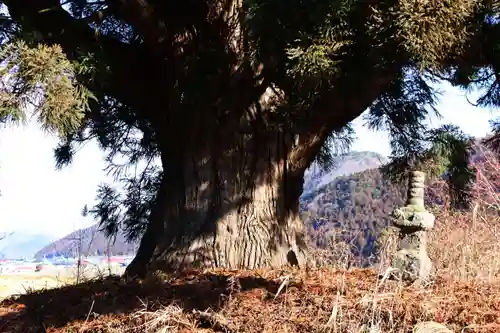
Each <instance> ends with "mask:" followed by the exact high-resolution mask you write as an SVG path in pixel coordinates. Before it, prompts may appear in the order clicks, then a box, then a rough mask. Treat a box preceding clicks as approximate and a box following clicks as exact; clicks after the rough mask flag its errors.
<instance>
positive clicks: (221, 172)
mask: <svg viewBox="0 0 500 333" xmlns="http://www.w3.org/2000/svg"><path fill="white" fill-rule="evenodd" d="M3 3H4V4H5V5H6V8H7V9H8V14H6V15H5V17H4V18H3V20H2V23H3V24H2V27H3V43H4V50H5V51H4V58H3V59H4V60H5V62H6V63H8V64H11V67H9V68H11V69H15V70H11V71H9V74H8V75H10V76H11V77H14V78H16V79H17V80H14V82H15V83H16V84H11V85H10V86H9V87H17V86H25V85H26V82H28V83H30V84H31V85H30V86H29V87H31V88H33V87H35V88H37V89H38V90H36V91H37V92H39V93H40V94H39V95H40V96H39V98H38V99H37V102H38V104H36V105H37V107H38V109H40V110H47V109H49V110H51V107H52V106H51V103H52V104H54V103H55V101H59V102H60V101H63V103H61V104H62V106H61V105H57V110H59V111H60V112H57V113H56V115H57V116H58V117H66V118H65V119H66V123H67V124H68V126H67V128H66V129H67V130H66V131H64V132H63V133H61V134H62V143H61V146H60V147H58V149H57V151H56V153H57V156H58V163H59V165H63V164H65V163H68V162H70V161H71V156H72V154H73V153H74V151H75V150H76V148H77V146H78V145H79V144H81V143H83V142H85V141H86V140H89V139H91V138H97V139H98V140H99V142H100V144H101V146H102V147H103V149H105V150H107V151H108V157H109V162H110V165H111V166H113V167H114V169H115V170H120V169H123V168H120V166H119V165H116V162H115V159H114V157H115V156H117V155H124V156H126V157H128V160H126V161H125V162H124V163H125V164H128V165H130V164H136V163H138V162H139V161H143V162H144V161H145V162H146V163H145V164H146V167H145V168H144V171H143V172H142V173H141V174H140V175H139V176H136V177H132V180H130V181H129V183H128V185H129V186H128V192H127V193H128V195H127V197H126V198H124V199H123V200H122V202H121V203H122V204H123V205H126V206H127V207H128V209H127V210H126V211H125V212H122V211H120V209H121V207H120V205H118V204H117V203H118V202H120V198H118V197H117V194H116V193H115V192H114V191H113V190H112V189H111V188H108V187H102V188H101V189H100V193H99V195H100V197H101V199H102V200H101V201H102V202H101V203H100V204H99V205H97V207H95V209H94V212H96V213H97V214H99V215H100V216H101V218H102V221H103V223H104V224H105V225H106V226H107V227H108V231H109V232H110V233H113V232H114V231H116V230H117V228H119V227H120V226H119V224H120V223H121V224H125V226H126V229H127V230H128V231H129V234H130V236H131V237H142V240H141V245H140V248H139V251H138V253H137V256H136V258H135V260H134V261H133V263H132V264H131V265H130V266H129V269H128V271H129V273H131V274H140V273H143V272H145V271H146V269H147V268H148V267H149V268H150V269H155V268H162V269H177V268H181V267H184V266H185V265H197V266H202V267H207V266H208V267H213V266H225V267H234V268H242V267H244V268H254V267H259V266H268V265H273V266H277V265H281V264H285V263H291V264H295V263H299V264H302V263H304V262H305V260H306V257H307V251H306V244H305V240H304V227H303V225H302V222H301V220H300V218H299V212H298V200H299V196H300V194H301V190H302V182H303V174H304V171H305V169H306V168H307V167H308V166H309V165H310V163H311V162H312V161H313V160H314V159H320V160H324V157H325V156H328V154H329V151H328V149H327V148H328V147H331V146H332V143H335V142H338V141H339V140H340V141H341V142H344V143H345V142H349V135H350V134H351V132H352V130H351V129H350V127H349V123H350V122H351V121H352V120H354V119H355V118H357V117H359V116H360V115H361V113H363V112H364V111H365V110H366V109H367V108H369V116H368V119H367V122H368V123H369V125H370V126H371V127H373V128H376V129H385V130H388V131H389V132H390V134H391V135H392V137H393V148H394V152H393V153H394V157H395V160H398V158H399V160H398V161H400V160H401V156H402V155H406V156H416V155H418V154H419V153H421V152H422V151H424V150H425V149H424V146H425V144H424V143H423V141H425V139H426V137H427V135H426V133H428V132H426V131H425V128H424V127H423V125H422V121H423V120H425V119H426V117H427V115H428V114H429V112H435V110H434V106H435V102H436V93H437V92H436V91H434V90H433V89H432V88H431V86H430V82H432V81H433V80H436V79H437V78H439V79H441V80H448V81H450V82H452V83H453V84H456V85H459V86H461V87H470V86H471V85H475V86H479V87H480V88H482V89H483V91H484V96H483V97H482V98H481V99H480V100H479V101H478V102H479V103H480V104H482V105H491V104H494V105H496V104H498V103H499V99H498V93H499V92H500V90H499V84H500V82H499V81H498V78H499V76H498V74H499V70H500V67H499V65H500V63H499V61H500V58H499V51H500V50H499V46H500V43H499V40H498V38H499V37H500V35H499V31H500V30H499V29H500V26H499V25H498V17H497V11H498V8H495V4H494V2H493V1H488V0H462V1H455V0H442V1H427V0H389V1H369V0H317V1H301V0H290V1H286V2H285V1H280V0H246V1H234V0H227V1H226V0H221V1H158V0H102V1H98V0H93V1H86V0H66V1H60V0H4V1H3ZM21 41H22V42H21ZM40 50H42V51H43V50H45V51H44V52H45V54H46V53H47V52H48V51H47V50H50V52H53V53H54V55H57V56H54V57H48V58H47V57H45V58H43V57H41V58H40V59H38V58H36V57H35V60H33V59H32V58H31V59H32V61H31V62H30V61H28V60H29V59H30V58H29V55H30V54H33V52H42V51H40ZM59 51H61V52H59ZM30 52H31V53H30ZM60 54H64V56H65V59H66V60H64V59H59V58H58V57H59V55H60ZM36 59H38V61H37V60H36ZM33 63H35V65H42V63H44V66H46V65H47V64H48V66H49V68H59V69H60V70H59V72H57V73H56V74H57V75H54V73H53V72H51V73H49V74H50V75H45V76H44V75H42V74H43V71H42V70H40V68H38V67H37V66H34V65H33V66H32V65H30V64H33ZM55 63H57V64H58V66H59V67H58V66H55ZM61 64H62V65H61ZM35 67H36V68H35ZM39 73H42V74H39ZM6 75H7V74H6ZM47 77H49V78H51V79H52V80H49V81H47V80H46V78H47ZM37 82H41V83H40V84H39V83H37ZM51 82H65V85H64V89H63V90H62V91H63V92H64V93H61V92H59V91H58V90H57V89H58V85H57V84H53V83H51ZM54 86H55V87H54ZM32 90H33V89H31V90H30V89H27V90H22V89H21V90H20V89H13V88H9V89H7V93H6V96H7V97H6V98H5V100H6V101H7V102H8V103H10V104H9V106H18V105H19V100H23V99H22V97H23V96H26V94H27V91H32ZM71 92H73V94H72V93H71ZM31 94H32V92H31ZM30 96H31V95H30ZM58 96H63V97H64V98H58ZM41 114H47V113H46V112H45V113H41ZM76 121H77V122H76ZM49 123H50V122H49ZM325 148H326V149H325ZM155 159H158V160H159V161H160V164H161V168H160V169H156V168H155V167H153V166H151V161H153V160H155ZM129 174H130V173H129Z"/></svg>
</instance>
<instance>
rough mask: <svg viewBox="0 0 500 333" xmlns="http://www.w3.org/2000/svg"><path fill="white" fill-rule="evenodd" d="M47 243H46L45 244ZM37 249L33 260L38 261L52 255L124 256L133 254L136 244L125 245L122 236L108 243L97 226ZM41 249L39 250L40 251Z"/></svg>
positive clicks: (81, 230)
mask: <svg viewBox="0 0 500 333" xmlns="http://www.w3.org/2000/svg"><path fill="white" fill-rule="evenodd" d="M47 243H48V242H47ZM47 243H45V244H43V245H42V246H44V247H43V248H42V246H40V247H38V249H37V250H38V252H36V254H35V258H36V259H38V260H41V259H43V258H44V257H51V256H54V255H64V256H67V257H76V256H78V254H79V253H81V255H83V256H87V255H100V254H102V255H107V254H108V253H109V254H110V255H124V254H132V253H135V249H136V248H137V244H130V243H127V241H126V239H125V237H124V236H123V235H118V236H117V237H116V240H115V241H114V242H113V241H110V240H109V239H107V238H106V236H105V234H104V233H103V232H102V231H100V230H99V227H98V225H93V226H91V227H89V228H85V229H80V230H77V231H74V232H72V233H70V234H69V235H67V236H65V237H63V238H61V239H58V240H56V241H54V242H51V243H50V244H48V245H46V244H47ZM40 248H41V249H40Z"/></svg>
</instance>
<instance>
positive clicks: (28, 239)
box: [0, 231, 54, 259]
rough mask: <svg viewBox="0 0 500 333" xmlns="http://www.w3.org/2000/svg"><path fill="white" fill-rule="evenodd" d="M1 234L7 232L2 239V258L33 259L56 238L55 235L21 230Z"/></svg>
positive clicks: (0, 257)
mask: <svg viewBox="0 0 500 333" xmlns="http://www.w3.org/2000/svg"><path fill="white" fill-rule="evenodd" d="M1 234H2V235H4V234H5V238H3V239H1V240H0V259H5V258H8V259H21V258H26V259H32V258H33V256H34V255H35V253H36V252H37V251H38V250H39V249H40V248H41V247H42V246H44V245H46V244H47V243H49V242H52V241H53V240H54V238H53V237H50V236H47V235H38V234H29V233H26V232H21V231H16V232H13V233H12V234H11V233H1ZM2 237H3V236H2Z"/></svg>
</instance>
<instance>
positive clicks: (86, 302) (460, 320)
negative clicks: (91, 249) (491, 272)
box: [0, 269, 500, 333]
mask: <svg viewBox="0 0 500 333" xmlns="http://www.w3.org/2000/svg"><path fill="white" fill-rule="evenodd" d="M162 280H163V281H160V279H149V280H147V281H133V282H130V281H128V282H127V281H124V280H121V279H119V278H108V279H105V280H100V281H94V282H89V283H84V284H80V285H76V286H71V287H65V288H60V289H54V290H46V291H41V292H36V293H32V294H29V295H25V296H21V297H20V298H18V299H15V300H14V299H11V300H6V301H4V302H2V303H1V304H0V332H9V333H21V332H22V333H29V332H50V333H61V332H147V331H148V330H149V331H152V332H273V333H278V332H308V333H309V332H323V331H330V330H331V331H332V332H335V331H336V332H363V331H364V332H368V331H369V329H374V328H377V329H378V330H379V331H381V332H411V327H412V326H413V325H414V324H415V323H417V322H419V321H422V320H434V321H438V322H441V323H444V324H446V325H447V326H448V327H449V328H451V329H452V330H454V331H455V332H459V331H460V330H462V329H463V328H464V327H468V329H467V330H466V331H467V332H499V331H500V282H499V283H488V284H486V283H480V282H474V281H470V282H458V281H452V280H444V279H443V280H437V281H435V282H434V283H432V284H431V285H429V286H426V287H425V288H424V287H417V286H403V285H401V284H400V283H398V282H396V281H382V280H380V279H379V278H378V276H377V275H376V273H375V272H374V271H372V270H362V269H358V270H350V271H334V270H328V269H321V270H314V271H309V272H305V271H298V270H287V271H285V270H284V271H264V270H262V271H225V270H211V271H205V272H189V273H184V274H182V275H177V276H169V277H164V278H163V279H162Z"/></svg>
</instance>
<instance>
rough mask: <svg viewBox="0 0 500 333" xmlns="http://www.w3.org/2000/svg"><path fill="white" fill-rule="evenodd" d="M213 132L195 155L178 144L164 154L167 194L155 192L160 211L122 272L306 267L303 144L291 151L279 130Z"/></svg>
mask: <svg viewBox="0 0 500 333" xmlns="http://www.w3.org/2000/svg"><path fill="white" fill-rule="evenodd" d="M214 130H216V132H215V131H214V132H213V133H211V135H208V136H207V137H205V145H204V147H203V149H201V151H202V152H203V154H202V156H200V155H199V152H200V150H199V149H197V150H196V151H197V152H198V154H197V155H193V154H191V152H192V151H193V149H192V148H190V147H188V146H187V145H186V144H183V143H182V142H186V140H182V139H181V140H176V143H177V144H176V146H175V149H174V148H172V147H171V149H170V150H169V151H165V155H166V156H168V157H169V158H168V160H167V159H165V162H164V180H163V181H164V182H165V183H166V184H167V183H168V195H162V193H159V195H158V202H157V208H159V207H161V208H162V209H159V210H157V211H155V212H153V213H152V215H151V221H150V223H149V225H148V229H147V231H146V234H145V236H144V237H143V239H142V241H141V246H140V248H139V251H138V253H137V257H136V259H134V261H133V263H132V264H131V265H130V266H129V268H128V269H127V274H128V275H132V276H133V275H139V276H143V275H144V274H145V273H146V272H147V271H151V270H157V269H160V270H164V271H172V270H180V269H183V268H186V267H191V268H193V267H197V268H214V267H228V268H229V267H230V268H248V269H253V268H257V267H270V266H271V267H279V266H282V265H285V264H290V265H303V264H304V263H305V262H306V257H307V246H306V242H305V235H304V226H303V223H302V221H301V220H300V217H299V211H298V206H299V205H298V201H299V196H300V194H301V192H302V183H303V174H304V171H305V168H306V166H307V164H301V163H298V159H299V158H300V157H302V156H304V154H303V152H304V151H305V149H304V147H303V146H301V147H298V146H295V147H294V146H293V143H292V141H291V140H290V137H291V136H290V135H288V134H287V133H286V131H284V130H283V129H273V130H270V129H268V128H264V127H261V128H259V129H257V130H255V129H254V130H252V131H250V132H246V134H243V133H242V132H245V129H243V128H240V132H239V133H238V131H234V130H233V133H234V136H231V140H228V139H227V136H226V135H224V132H226V131H220V129H217V128H214ZM227 130H229V129H227ZM311 142H313V144H312V145H311V146H310V149H316V145H318V142H316V141H311ZM313 155H314V154H313ZM174 156H175V158H173V157H174ZM158 236H159V237H158ZM152 246H153V247H154V251H152ZM152 252H154V253H152ZM148 257H149V259H148Z"/></svg>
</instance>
